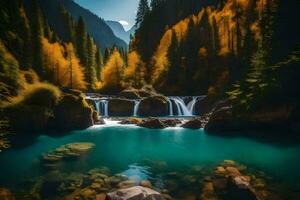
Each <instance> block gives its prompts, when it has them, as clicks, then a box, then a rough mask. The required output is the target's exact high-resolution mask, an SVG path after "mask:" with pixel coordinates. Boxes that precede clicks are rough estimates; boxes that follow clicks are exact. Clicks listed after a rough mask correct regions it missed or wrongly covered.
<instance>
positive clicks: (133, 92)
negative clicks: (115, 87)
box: [120, 89, 141, 99]
mask: <svg viewBox="0 0 300 200" xmlns="http://www.w3.org/2000/svg"><path fill="white" fill-rule="evenodd" d="M120 96H121V97H124V98H127V99H140V98H141V96H140V95H139V90H137V89H126V90H123V91H122V92H120Z"/></svg>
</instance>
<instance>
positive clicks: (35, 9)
mask: <svg viewBox="0 0 300 200" xmlns="http://www.w3.org/2000/svg"><path fill="white" fill-rule="evenodd" d="M31 7H32V10H31V32H32V33H33V34H32V45H33V64H32V67H33V69H34V70H35V71H36V72H37V73H38V75H39V76H40V78H41V79H46V77H45V76H46V74H45V69H44V66H43V46H42V38H43V37H44V31H43V30H44V28H43V16H42V12H41V10H40V7H39V5H38V2H37V0H31Z"/></svg>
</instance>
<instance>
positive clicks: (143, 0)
mask: <svg viewBox="0 0 300 200" xmlns="http://www.w3.org/2000/svg"><path fill="white" fill-rule="evenodd" d="M149 10H150V8H149V4H148V0H140V3H139V6H138V11H137V14H136V19H135V26H136V27H140V25H141V23H142V22H143V21H144V18H145V16H146V15H147V14H148V13H149Z"/></svg>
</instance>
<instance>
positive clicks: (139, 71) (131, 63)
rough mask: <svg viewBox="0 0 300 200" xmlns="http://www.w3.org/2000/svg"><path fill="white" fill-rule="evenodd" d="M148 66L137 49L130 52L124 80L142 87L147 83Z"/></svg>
mask: <svg viewBox="0 0 300 200" xmlns="http://www.w3.org/2000/svg"><path fill="white" fill-rule="evenodd" d="M145 75H146V68H145V63H144V62H142V61H141V58H140V55H139V54H138V53H137V52H136V51H132V52H130V53H129V54H128V59H127V67H126V69H125V71H124V80H125V82H126V83H128V84H129V85H128V86H132V87H135V88H141V87H142V86H143V85H144V84H145Z"/></svg>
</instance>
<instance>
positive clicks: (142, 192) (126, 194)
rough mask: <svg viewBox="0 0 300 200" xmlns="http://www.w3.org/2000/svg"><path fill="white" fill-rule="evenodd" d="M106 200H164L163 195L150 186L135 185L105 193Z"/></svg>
mask: <svg viewBox="0 0 300 200" xmlns="http://www.w3.org/2000/svg"><path fill="white" fill-rule="evenodd" d="M107 198H108V200H150V199H151V200H164V197H163V195H161V194H160V193H159V192H156V191H154V190H152V189H150V188H145V187H141V186H135V187H131V188H127V189H121V190H117V191H115V192H111V193H108V194H107Z"/></svg>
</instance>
